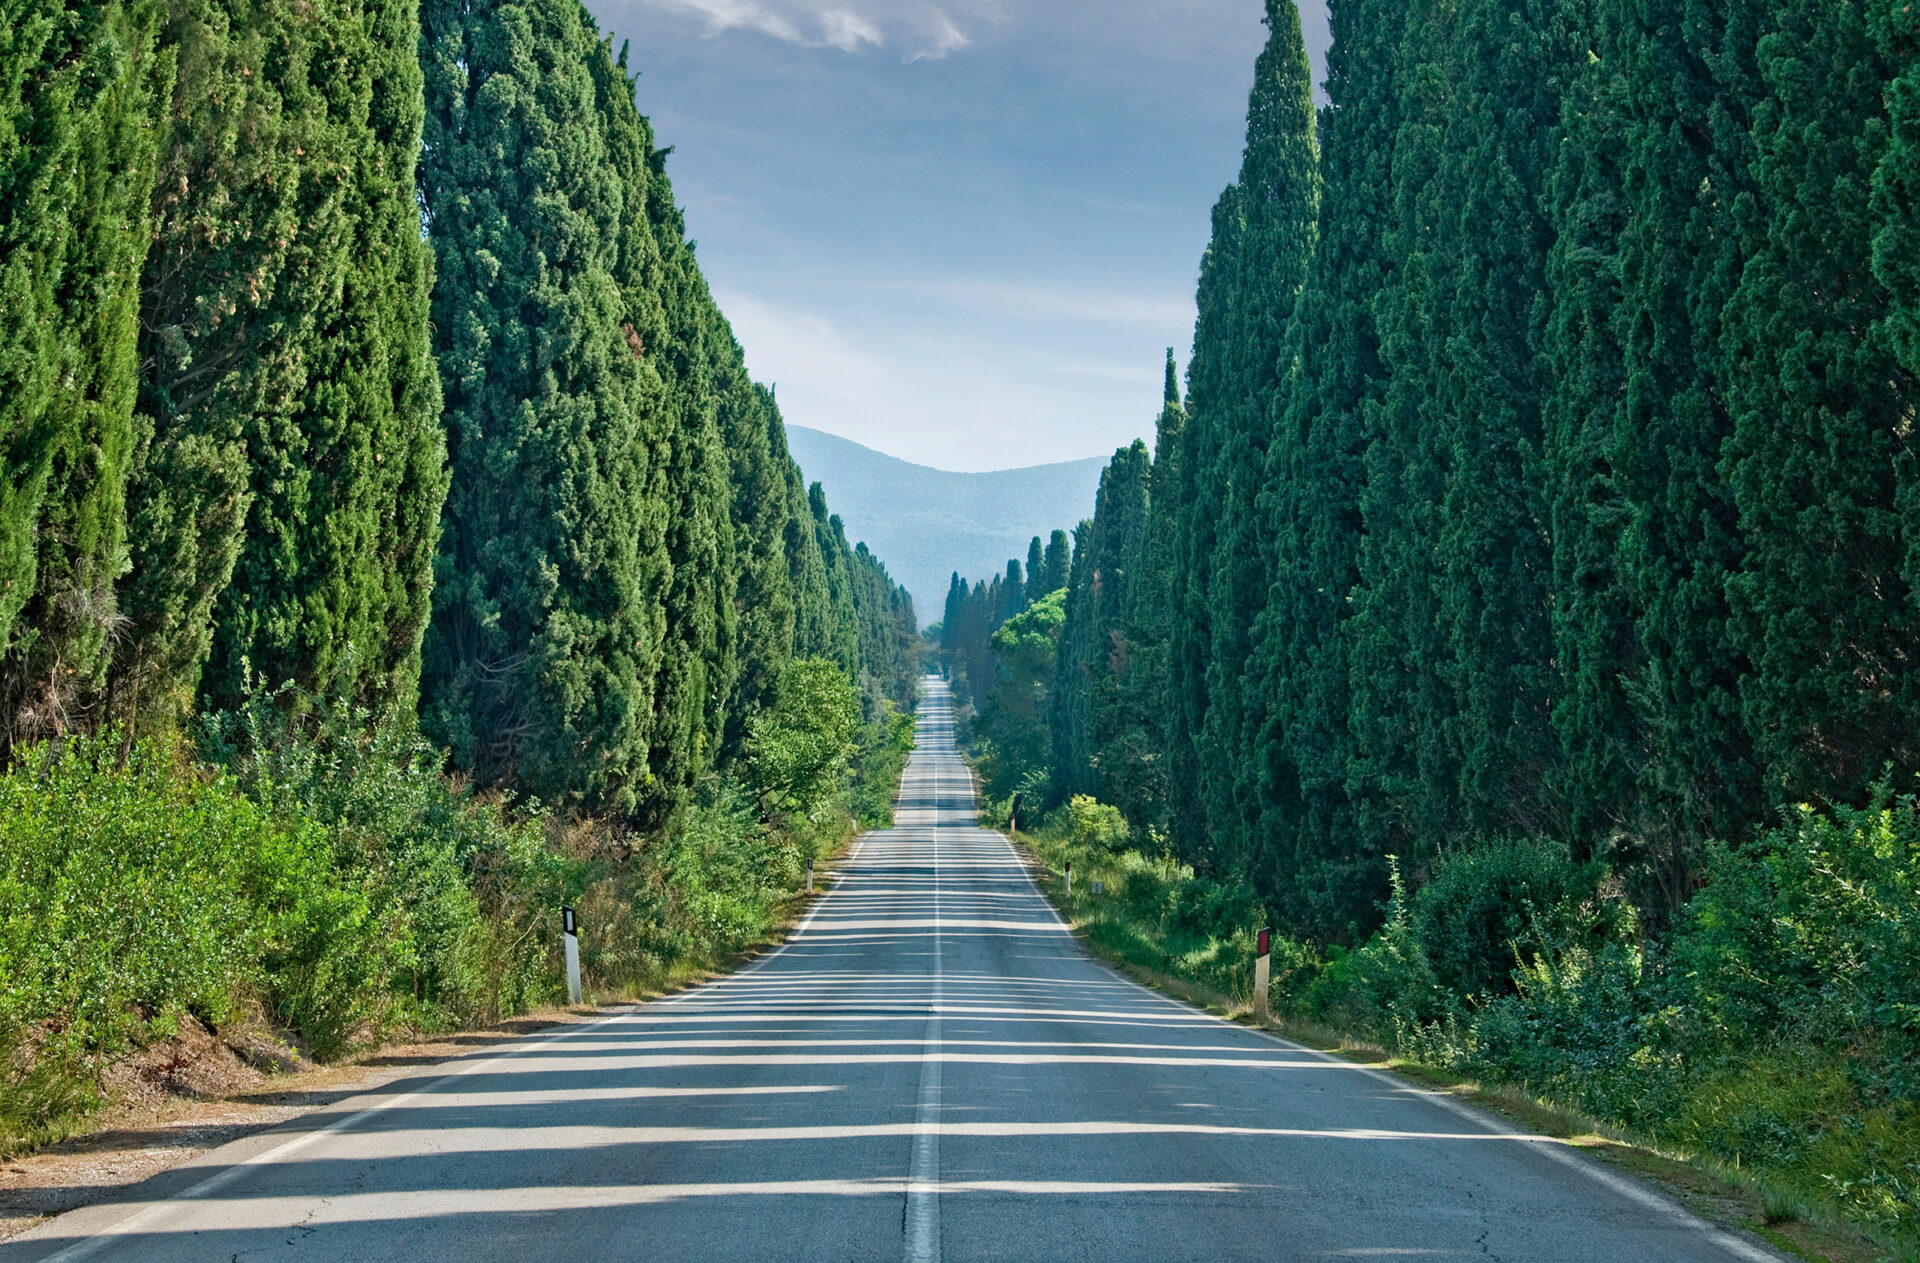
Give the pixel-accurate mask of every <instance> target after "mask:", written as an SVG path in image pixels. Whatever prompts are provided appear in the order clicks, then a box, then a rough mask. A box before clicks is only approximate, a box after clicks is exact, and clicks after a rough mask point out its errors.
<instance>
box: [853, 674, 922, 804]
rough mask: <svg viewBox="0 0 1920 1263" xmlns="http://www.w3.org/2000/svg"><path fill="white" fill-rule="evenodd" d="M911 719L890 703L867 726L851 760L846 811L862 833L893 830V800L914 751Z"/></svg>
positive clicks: (909, 715)
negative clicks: (858, 748) (866, 830)
mask: <svg viewBox="0 0 1920 1263" xmlns="http://www.w3.org/2000/svg"><path fill="white" fill-rule="evenodd" d="M913 734H914V719H913V716H912V715H911V714H910V713H908V712H905V711H897V710H895V709H894V708H893V704H892V703H891V702H889V703H887V704H885V705H884V706H883V707H882V708H881V710H880V713H879V714H878V715H876V716H875V717H874V718H873V719H872V720H871V721H869V722H868V724H867V726H866V728H865V730H864V731H863V732H862V733H861V737H860V750H859V753H858V755H857V757H856V758H855V761H854V762H855V767H854V777H853V789H852V792H851V794H850V795H849V799H848V803H847V806H848V809H849V810H850V811H851V812H852V813H853V819H854V823H855V824H856V825H858V826H859V827H860V828H862V829H890V828H892V827H893V797H894V794H895V792H896V791H897V790H898V789H899V788H900V777H901V775H902V774H903V773H904V772H905V771H906V770H907V760H908V758H909V757H910V756H911V755H912V754H913V749H914V735H913Z"/></svg>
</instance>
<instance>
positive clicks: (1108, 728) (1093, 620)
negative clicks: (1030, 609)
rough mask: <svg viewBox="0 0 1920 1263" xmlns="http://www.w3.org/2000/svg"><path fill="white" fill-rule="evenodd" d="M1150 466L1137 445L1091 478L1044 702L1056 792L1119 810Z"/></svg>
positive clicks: (1133, 794)
mask: <svg viewBox="0 0 1920 1263" xmlns="http://www.w3.org/2000/svg"><path fill="white" fill-rule="evenodd" d="M1151 469H1152V464H1151V461H1150V459H1149V457H1148V455H1147V446H1146V444H1145V443H1142V442H1139V441H1138V440H1136V441H1135V442H1134V444H1133V445H1132V446H1131V447H1123V448H1121V449H1120V450H1119V451H1117V452H1115V453H1114V456H1113V460H1112V461H1111V462H1110V463H1109V464H1108V465H1107V467H1106V469H1105V470H1103V471H1102V472H1101V475H1100V489H1099V492H1098V493H1097V495H1096V497H1095V501H1094V514H1093V519H1092V521H1090V522H1087V523H1085V524H1083V526H1082V528H1081V530H1080V532H1078V535H1079V538H1080V541H1081V542H1080V546H1079V547H1078V548H1077V549H1075V554H1076V557H1075V565H1074V576H1075V577H1074V579H1073V581H1072V582H1071V583H1070V584H1069V585H1068V587H1067V599H1066V608H1065V620H1066V621H1065V624H1064V626H1063V627H1062V630H1061V633H1060V641H1059V652H1058V659H1057V667H1056V674H1055V690H1056V700H1055V702H1054V704H1053V705H1052V706H1050V707H1049V722H1050V723H1051V725H1052V728H1053V737H1052V740H1053V759H1052V763H1053V768H1054V776H1055V783H1054V788H1055V791H1056V793H1057V794H1094V795H1096V796H1098V797H1099V798H1101V799H1102V800H1103V801H1105V802H1110V803H1113V804H1115V805H1117V806H1121V807H1122V810H1125V809H1126V807H1127V806H1128V805H1130V804H1133V803H1135V802H1136V801H1137V800H1138V798H1139V792H1138V789H1137V787H1136V786H1134V785H1133V783H1132V770H1133V769H1132V767H1131V765H1130V762H1129V760H1128V759H1127V758H1126V757H1125V755H1124V753H1123V751H1126V750H1129V749H1131V748H1133V745H1134V742H1135V740H1136V736H1135V733H1136V730H1137V729H1138V728H1139V721H1138V719H1137V718H1136V716H1135V713H1134V707H1133V695H1132V693H1131V692H1130V691H1129V689H1128V677H1129V675H1131V673H1132V670H1133V637H1134V633H1133V628H1132V626H1131V623H1130V621H1129V616H1130V614H1131V611H1132V609H1133V606H1134V601H1133V591H1132V587H1133V584H1134V583H1135V582H1136V580H1137V576H1138V574H1139V570H1140V565H1141V562H1142V560H1143V557H1144V554H1145V549H1146V530H1147V513H1148V484H1149V479H1150V477H1151Z"/></svg>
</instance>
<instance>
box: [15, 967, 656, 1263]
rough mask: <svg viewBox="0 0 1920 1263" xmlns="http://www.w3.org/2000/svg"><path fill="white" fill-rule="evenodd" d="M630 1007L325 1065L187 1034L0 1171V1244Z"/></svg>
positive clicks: (132, 1062) (260, 1042)
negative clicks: (96, 1108)
mask: <svg viewBox="0 0 1920 1263" xmlns="http://www.w3.org/2000/svg"><path fill="white" fill-rule="evenodd" d="M629 1007H631V1006H630V1005H626V1004H620V1005H612V1006H609V1007H607V1008H604V1009H596V1008H585V1007H582V1008H577V1009H547V1010H542V1011H540V1012H536V1013H530V1014H527V1015H525V1016H523V1017H518V1018H515V1019H513V1020H511V1021H507V1022H502V1023H500V1024H499V1025H498V1026H492V1027H488V1028H486V1029H484V1030H476V1031H465V1032H461V1033H459V1034H455V1035H447V1036H443V1037H440V1038H437V1039H430V1040H425V1041H422V1042H419V1043H410V1044H395V1045H389V1046H387V1047H384V1048H380V1049H378V1050H375V1051H371V1052H368V1053H366V1054H365V1055H363V1056H361V1057H359V1058H356V1059H353V1060H351V1061H348V1062H343V1063H340V1064H337V1065H330V1066H316V1065H313V1064H312V1063H305V1064H299V1063H295V1062H293V1061H292V1060H291V1059H290V1058H289V1057H287V1055H286V1054H285V1052H284V1046H277V1047H276V1046H275V1045H274V1044H273V1043H272V1041H270V1040H268V1039H266V1038H265V1037H261V1036H256V1035H252V1034H251V1033H249V1032H242V1033H241V1034H239V1035H238V1036H229V1039H227V1040H222V1039H218V1038H216V1037H215V1036H213V1035H212V1034H211V1033H209V1032H208V1031H207V1030H206V1029H205V1028H204V1027H200V1026H198V1025H188V1026H186V1027H184V1028H183V1029H182V1030H181V1032H180V1034H179V1035H177V1036H175V1037H174V1038H172V1039H166V1040H161V1041H159V1042H158V1043H155V1044H152V1045H150V1046H149V1047H147V1048H145V1049H143V1050H141V1052H140V1053H139V1054H138V1055H137V1056H135V1057H132V1058H129V1059H128V1060H127V1061H125V1062H122V1063H120V1064H118V1065H116V1066H114V1067H113V1069H112V1070H110V1071H109V1072H108V1074H107V1076H106V1084H105V1086H106V1088H107V1091H108V1095H109V1096H110V1098H111V1099H112V1100H113V1104H112V1105H110V1106H109V1107H108V1108H107V1109H105V1110H103V1111H102V1112H101V1113H100V1114H98V1115H96V1116H95V1117H94V1118H93V1120H92V1121H91V1122H90V1123H89V1126H88V1130H87V1132H86V1133H85V1134H84V1135H80V1136H75V1137H73V1138H72V1139H70V1140H65V1141H62V1142H60V1143H59V1144H55V1145H49V1146H47V1147H46V1148H44V1149H41V1150H40V1151H39V1152H37V1153H34V1154H31V1155H27V1156H22V1157H18V1158H14V1159H11V1160H9V1161H6V1162H0V1241H4V1240H6V1239H7V1238H9V1237H13V1236H17V1235H18V1234H20V1233H22V1232H25V1231H26V1230H27V1229H29V1228H32V1227H35V1226H36V1225H38V1224H41V1223H44V1222H45V1221H46V1220H48V1219H50V1218H52V1217H53V1216H55V1215H59V1214H64V1213H65V1212H67V1211H69V1210H77V1209H78V1208H80V1207H82V1206H88V1205H92V1204H93V1203H95V1202H100V1201H104V1200H106V1199H107V1198H110V1197H112V1196H113V1195H114V1194H115V1193H117V1192H118V1191H120V1190H121V1189H124V1188H127V1187H129V1186H130V1185H134V1184H138V1183H139V1182H140V1181H142V1180H145V1179H147V1178H149V1177H151V1176H154V1175H158V1174H159V1173H160V1172H162V1171H165V1170H167V1169H168V1168H169V1167H173V1166H176V1165H178V1164H180V1163H182V1162H185V1161H187V1160H188V1159H190V1158H194V1157H197V1156H198V1155H200V1154H203V1153H205V1152H207V1151H208V1150H210V1149H217V1148H219V1147H220V1146H221V1145H224V1144H227V1143H229V1142H231V1141H235V1140H239V1139H242V1138H243V1137H246V1136H250V1135H253V1134H254V1133H255V1132H259V1131H265V1130H266V1129H267V1128H269V1127H276V1126H278V1125H280V1124H281V1123H285V1122H287V1121H289V1120H291V1119H295V1118H299V1117H300V1116H301V1115H303V1114H309V1113H312V1112H313V1111H315V1110H319V1109H324V1108H326V1107H328V1106H331V1105H335V1104H338V1103H339V1102H341V1101H343V1100H346V1099H348V1098H350V1097H353V1096H357V1095H359V1094H361V1093H363V1092H370V1091H373V1090H375V1089H377V1088H381V1087H385V1086H388V1085H389V1084H392V1083H394V1082H396V1081H398V1080H402V1079H421V1080H423V1081H425V1080H429V1079H432V1078H434V1077H437V1076H438V1075H440V1074H442V1073H445V1072H446V1071H448V1070H450V1069H452V1068H453V1066H454V1064H455V1063H456V1062H458V1061H460V1060H463V1059H468V1058H473V1057H476V1056H484V1055H486V1054H487V1053H489V1052H493V1051H505V1050H506V1049H507V1047H508V1046H509V1045H511V1044H512V1043H513V1042H514V1041H515V1040H518V1039H523V1038H525V1037H527V1036H529V1035H533V1034H536V1033H538V1032H542V1031H550V1030H554V1029H557V1028H559V1027H563V1026H569V1025H578V1024H581V1023H586V1022H592V1021H596V1020H599V1019H601V1018H604V1017H607V1016H610V1015H611V1014H613V1013H616V1012H618V1011H620V1010H622V1009H625V1008H629Z"/></svg>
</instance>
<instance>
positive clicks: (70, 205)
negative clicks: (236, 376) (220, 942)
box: [0, 2, 172, 751]
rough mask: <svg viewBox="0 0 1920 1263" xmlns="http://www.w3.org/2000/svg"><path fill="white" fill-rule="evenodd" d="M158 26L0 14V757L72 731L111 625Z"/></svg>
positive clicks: (113, 17) (134, 11)
mask: <svg viewBox="0 0 1920 1263" xmlns="http://www.w3.org/2000/svg"><path fill="white" fill-rule="evenodd" d="M157 18H158V10H157V6H156V5H155V4H152V3H131V4H128V3H88V4H67V5H49V4H35V3H21V2H15V3H8V4H4V5H0V306H3V307H4V309H5V311H6V313H7V318H6V320H5V322H4V324H0V708H4V709H0V725H3V727H0V751H3V750H4V749H5V747H7V746H10V745H11V744H12V743H13V742H15V741H18V740H22V739H31V738H33V737H36V736H39V735H43V734H46V733H51V732H61V731H65V730H66V729H67V728H68V727H69V726H70V725H72V724H74V723H75V722H77V721H78V722H84V720H85V719H86V718H87V717H86V716H85V715H84V714H83V713H82V711H83V710H84V709H85V708H86V707H87V706H88V704H89V703H90V701H91V700H92V694H93V693H94V691H95V690H97V688H98V687H99V685H100V683H101V682H102V679H103V677H104V673H105V671H106V668H107V665H108V662H109V658H110V654H111V638H112V637H113V635H114V633H115V632H116V631H117V630H118V629H119V626H120V624H121V621H122V616H121V613H120V609H119V603H118V600H117V598H116V594H115V591H114V584H115V581H116V580H117V579H118V578H119V576H120V573H121V570H122V568H123V566H124V563H125V560H126V535H125V516H124V509H123V504H124V497H125V488H126V479H127V475H128V471H129V467H130V465H131V463H132V460H133V458H134V454H135V449H136V443H137V429H138V427H137V425H136V421H135V418H134V401H135V394H136V389H137V383H138V370H137V352H136V347H137V336H138V312H139V288H138V278H139V272H140V266H141V262H142V260H143V258H144V257H145V255H146V252H147V248H148V242H149V234H150V228H149V210H148V205H149V196H150V193H151V190H152V187H153V179H154V162H155V138H156V135H157V132H158V127H157V117H156V115H157V113H158V111H159V108H160V105H161V102H162V101H163V100H164V94H165V92H166V90H167V87H168V80H169V77H170V74H171V69H172V61H171V57H170V56H168V55H165V54H162V53H161V52H160V51H159V50H158V49H157V48H156V41H155V28H156V26H157Z"/></svg>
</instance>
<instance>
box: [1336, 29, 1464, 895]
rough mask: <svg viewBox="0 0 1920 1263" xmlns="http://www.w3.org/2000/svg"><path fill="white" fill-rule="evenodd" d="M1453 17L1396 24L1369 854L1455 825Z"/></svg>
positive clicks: (1369, 635) (1362, 631)
mask: <svg viewBox="0 0 1920 1263" xmlns="http://www.w3.org/2000/svg"><path fill="white" fill-rule="evenodd" d="M1454 16H1455V15H1454V3H1453V0H1419V2H1418V3H1415V4H1412V5H1407V6H1404V9H1403V12H1402V15H1401V17H1400V20H1399V22H1398V24H1397V26H1398V30H1399V33H1400V39H1399V49H1398V53H1397V58H1396V60H1397V63H1398V74H1397V76H1396V82H1395V84H1394V97H1395V100H1394V103H1393V120H1394V133H1393V158H1392V172H1393V176H1392V179H1393V187H1392V210H1391V213H1390V215H1389V217H1388V220H1387V225H1388V226H1387V229H1386V235H1385V239H1384V240H1385V249H1386V252H1387V253H1388V254H1389V255H1390V256H1391V257H1392V258H1393V260H1394V266H1393V271H1392V273H1391V274H1390V276H1389V277H1388V278H1387V282H1386V285H1385V286H1384V287H1383V289H1382V290H1381V292H1380V294H1379V296H1378V299H1377V300H1376V307H1375V310H1376V312H1377V313H1378V315H1377V320H1378V326H1377V328H1378V335H1379V339H1380V344H1379V345H1380V360H1381V368H1382V371H1383V372H1384V374H1385V375H1386V385H1385V389H1384V390H1383V392H1382V394H1381V397H1380V399H1379V401H1378V403H1377V404H1376V405H1374V406H1371V407H1369V408H1368V410H1367V415H1368V418H1369V424H1368V427H1367V436H1366V440H1365V442H1366V446H1365V455H1364V462H1365V471H1366V472H1365V491H1364V493H1363V495H1362V498H1361V519H1362V522H1363V530H1364V535H1363V538H1362V543H1361V547H1360V551H1359V557H1358V565H1357V570H1358V574H1359V580H1360V581H1359V584H1358V585H1357V587H1356V590H1355V593H1354V607H1353V614H1352V618H1351V621H1350V624H1349V644H1350V646H1351V650H1350V652H1351V654H1352V658H1351V679H1352V692H1351V696H1350V707H1351V709H1350V712H1349V714H1350V716H1351V718H1350V720H1349V731H1350V733H1351V744H1350V746H1349V751H1350V753H1349V758H1348V800H1349V801H1350V802H1351V803H1352V805H1353V809H1354V815H1353V819H1354V828H1355V832H1356V834H1357V838H1358V845H1359V846H1360V847H1361V848H1362V849H1363V850H1364V851H1365V852H1366V853H1368V854H1372V855H1389V854H1396V853H1397V854H1401V855H1418V854H1422V853H1430V852H1431V848H1432V847H1433V846H1434V845H1435V844H1436V842H1437V840H1438V839H1440V838H1442V837H1445V836H1447V834H1448V832H1449V831H1450V829H1451V827H1452V823H1453V820H1454V794H1455V791H1456V788H1457V786H1458V783H1459V776H1458V766H1457V762H1456V761H1455V760H1453V759H1452V758H1451V757H1450V751H1449V749H1448V746H1447V744H1446V741H1445V737H1446V733H1447V731H1448V729H1449V728H1450V727H1451V724H1452V717H1453V695H1452V692H1451V690H1450V689H1449V688H1448V687H1447V661H1448V646H1447V639H1446V636H1445V634H1444V632H1443V624H1442V622H1441V617H1440V607H1439V601H1440V593H1439V591H1438V589H1437V584H1436V582H1435V575H1434V573H1433V548H1434V543H1435V541H1436V540H1437V539H1438V536H1439V522H1438V508H1439V505H1440V503H1441V501H1442V499H1443V497H1444V495H1445V487H1446V483H1445V477H1444V473H1445V459H1446V450H1447V448H1446V444H1445V443H1444V441H1443V436H1444V435H1445V434H1446V433H1447V427H1446V426H1445V424H1444V420H1443V418H1442V417H1441V416H1440V415H1439V413H1438V409H1437V406H1436V402H1435V401H1436V398H1437V395H1438V391H1439V382H1438V380H1437V377H1438V374H1439V372H1440V369H1441V366H1442V362H1441V361H1440V359H1439V358H1438V356H1437V354H1436V351H1435V347H1434V339H1435V337H1436V336H1437V333H1436V330H1437V328H1438V326H1437V323H1436V309H1437V307H1438V305H1439V298H1440V296H1441V295H1443V294H1445V293H1446V292H1447V290H1448V286H1449V283H1450V280H1451V261H1450V259H1449V258H1448V257H1447V256H1446V255H1445V254H1444V253H1442V252H1441V250H1440V243H1441V241H1442V240H1443V238H1444V236H1445V230H1446V225H1447V224H1448V223H1449V221H1450V220H1451V219H1452V214H1451V212H1452V211H1453V209H1454V208H1453V207H1452V206H1451V205H1449V204H1448V202H1447V200H1446V196H1445V193H1444V190H1443V186H1442V185H1441V182H1440V180H1439V175H1440V171H1441V167H1442V164H1443V162H1444V160H1445V148H1444V144H1443V141H1444V137H1445V126H1446V117H1447V116H1446V106H1447V100H1448V95H1449V94H1448V81H1449V79H1450V78H1451V77H1452V67H1451V50H1452V48H1453V38H1452V36H1453V26H1454ZM1368 919H1371V918H1368Z"/></svg>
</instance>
